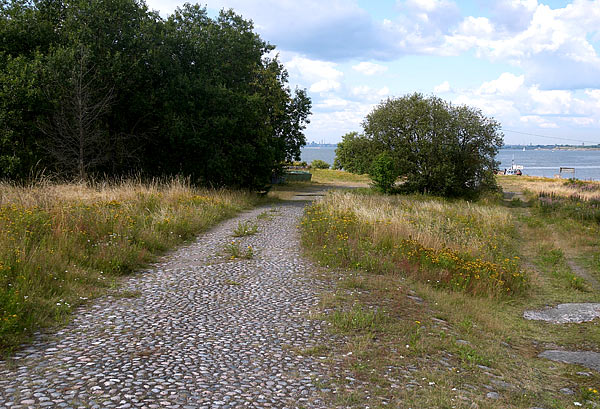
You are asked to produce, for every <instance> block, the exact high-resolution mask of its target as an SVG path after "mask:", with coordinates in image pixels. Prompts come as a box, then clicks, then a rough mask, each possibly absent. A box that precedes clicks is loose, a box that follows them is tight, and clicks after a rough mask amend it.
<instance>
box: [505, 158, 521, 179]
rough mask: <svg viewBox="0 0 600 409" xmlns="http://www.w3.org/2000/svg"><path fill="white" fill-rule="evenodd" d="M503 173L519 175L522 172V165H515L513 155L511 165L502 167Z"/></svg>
mask: <svg viewBox="0 0 600 409" xmlns="http://www.w3.org/2000/svg"><path fill="white" fill-rule="evenodd" d="M504 174H505V175H512V176H521V175H522V174H523V165H515V158H514V157H513V160H512V165H511V166H510V168H508V169H504Z"/></svg>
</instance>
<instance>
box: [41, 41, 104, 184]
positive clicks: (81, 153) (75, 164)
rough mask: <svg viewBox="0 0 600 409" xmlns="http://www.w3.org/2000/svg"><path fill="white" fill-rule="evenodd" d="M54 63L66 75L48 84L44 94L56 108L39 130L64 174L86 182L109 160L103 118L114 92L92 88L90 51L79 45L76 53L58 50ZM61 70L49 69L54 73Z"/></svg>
mask: <svg viewBox="0 0 600 409" xmlns="http://www.w3.org/2000/svg"><path fill="white" fill-rule="evenodd" d="M60 51H63V52H56V53H55V54H54V57H55V60H54V64H59V65H60V66H63V67H68V69H67V72H66V73H65V74H66V75H65V76H57V77H55V78H54V79H53V80H52V81H50V82H49V88H47V89H46V92H47V93H48V94H50V95H49V98H53V97H54V98H56V106H55V107H54V109H53V110H52V114H51V115H50V117H49V118H48V120H47V122H42V123H40V129H41V130H42V132H44V134H45V135H46V136H47V138H46V139H45V140H44V142H45V143H44V146H43V147H44V148H45V149H46V151H47V152H48V153H49V154H50V155H51V156H52V158H53V159H54V162H55V164H56V166H57V167H58V168H59V169H60V170H62V171H63V172H65V174H67V175H70V176H73V175H75V176H76V177H77V178H78V179H79V180H85V179H86V178H87V175H88V173H89V171H90V170H93V169H94V168H96V167H98V166H99V165H102V164H104V163H105V162H107V161H108V160H109V159H111V158H110V156H109V153H110V151H111V150H110V149H109V148H108V146H110V139H109V137H108V129H107V125H106V122H105V119H106V118H105V116H106V114H107V113H108V112H109V111H110V107H111V103H112V100H113V90H112V89H108V90H99V89H97V88H96V87H95V85H96V84H95V80H96V78H95V77H96V75H95V72H94V70H95V67H93V66H90V64H89V51H88V50H87V49H86V48H85V47H84V46H82V47H81V48H80V49H79V50H76V51H75V53H73V52H71V50H60ZM60 71H61V70H60V68H54V69H52V70H51V72H52V74H57V73H59V72H60Z"/></svg>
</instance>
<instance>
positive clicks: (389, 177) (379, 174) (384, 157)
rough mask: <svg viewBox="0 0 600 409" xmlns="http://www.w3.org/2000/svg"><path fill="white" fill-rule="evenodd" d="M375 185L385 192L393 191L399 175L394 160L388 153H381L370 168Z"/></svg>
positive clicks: (370, 174)
mask: <svg viewBox="0 0 600 409" xmlns="http://www.w3.org/2000/svg"><path fill="white" fill-rule="evenodd" d="M369 176H370V177H371V180H372V181H373V187H374V188H375V189H377V190H379V191H381V192H383V193H389V192H391V190H392V188H393V187H394V183H395V182H396V179H397V177H398V172H397V170H396V167H395V165H394V161H393V160H392V158H391V157H390V155H388V154H387V153H385V152H384V153H380V154H379V155H378V156H377V157H376V158H375V160H374V161H373V164H372V165H371V169H370V170H369Z"/></svg>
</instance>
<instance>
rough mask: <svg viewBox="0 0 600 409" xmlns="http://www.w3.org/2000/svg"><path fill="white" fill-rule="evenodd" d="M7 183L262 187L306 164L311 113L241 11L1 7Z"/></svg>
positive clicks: (91, 0)
mask: <svg viewBox="0 0 600 409" xmlns="http://www.w3.org/2000/svg"><path fill="white" fill-rule="evenodd" d="M0 40H1V41H0V177H9V178H23V177H24V176H26V175H27V173H29V170H30V169H31V168H32V167H34V166H36V164H39V166H40V167H45V168H48V169H52V170H57V171H58V172H60V173H63V174H65V175H67V174H68V175H74V176H77V177H80V178H82V177H84V176H85V175H86V174H87V173H88V172H95V173H97V174H106V175H107V176H120V175H127V174H131V173H133V172H135V173H140V174H143V175H147V176H157V175H158V176H162V175H174V174H182V175H185V176H189V177H190V178H191V179H192V180H193V181H195V182H197V183H202V184H205V185H212V186H224V185H226V186H241V187H249V188H254V187H262V186H264V185H265V184H266V183H268V181H269V180H270V177H271V174H272V173H273V172H274V171H277V170H278V169H279V168H280V167H281V163H282V162H284V161H287V160H293V159H299V157H300V147H301V146H303V145H304V144H305V143H306V141H305V137H304V134H303V130H304V129H305V127H306V124H307V123H308V122H309V121H308V116H309V115H310V108H311V101H310V98H309V97H308V96H307V94H306V91H305V90H299V89H296V90H292V89H290V87H289V86H288V76H287V72H286V71H285V69H284V67H283V65H282V64H281V63H280V62H279V61H278V58H277V57H274V56H273V53H272V52H273V51H274V46H272V45H270V44H269V43H267V42H266V41H264V40H263V39H262V38H260V36H259V35H258V34H257V33H255V32H254V28H253V25H252V22H251V21H248V20H245V19H243V18H242V17H241V16H239V15H237V14H235V13H234V12H233V11H222V12H221V13H220V14H219V15H218V16H217V17H215V18H211V17H210V16H208V14H207V11H206V8H203V7H201V6H198V5H191V4H185V5H184V6H183V7H182V8H179V9H177V10H176V11H175V13H174V14H173V15H171V16H169V17H168V18H166V19H163V18H161V17H160V16H159V15H158V14H156V13H154V12H149V11H148V8H147V6H146V4H145V3H144V1H143V0H10V1H8V0H0Z"/></svg>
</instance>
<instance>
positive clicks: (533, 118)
mask: <svg viewBox="0 0 600 409" xmlns="http://www.w3.org/2000/svg"><path fill="white" fill-rule="evenodd" d="M521 122H523V123H525V124H528V125H534V126H538V127H540V128H558V125H557V124H556V123H555V122H552V121H548V120H547V119H546V118H544V117H541V116H538V115H524V116H522V117H521Z"/></svg>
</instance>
